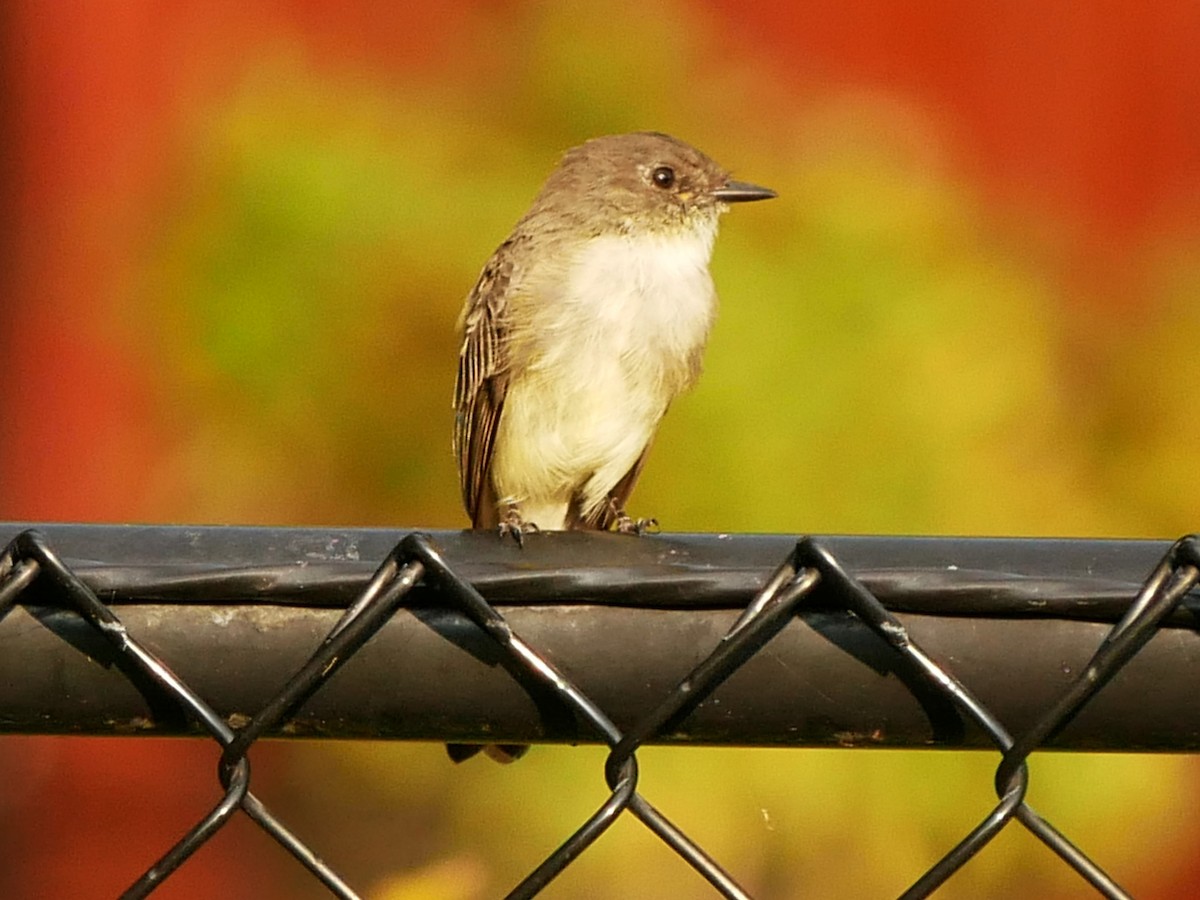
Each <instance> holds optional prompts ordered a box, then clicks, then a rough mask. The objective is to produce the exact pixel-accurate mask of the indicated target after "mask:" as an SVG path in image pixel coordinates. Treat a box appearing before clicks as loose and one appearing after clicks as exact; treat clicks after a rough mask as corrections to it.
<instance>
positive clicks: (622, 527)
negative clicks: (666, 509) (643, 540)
mask: <svg viewBox="0 0 1200 900" xmlns="http://www.w3.org/2000/svg"><path fill="white" fill-rule="evenodd" d="M608 507H609V509H610V510H611V511H612V515H613V522H614V524H615V525H616V529H617V533H618V534H636V535H643V534H658V519H653V518H651V519H634V518H632V517H631V516H630V515H629V513H627V512H625V510H623V509H621V508H620V507H619V506H617V504H616V501H615V500H609V501H608Z"/></svg>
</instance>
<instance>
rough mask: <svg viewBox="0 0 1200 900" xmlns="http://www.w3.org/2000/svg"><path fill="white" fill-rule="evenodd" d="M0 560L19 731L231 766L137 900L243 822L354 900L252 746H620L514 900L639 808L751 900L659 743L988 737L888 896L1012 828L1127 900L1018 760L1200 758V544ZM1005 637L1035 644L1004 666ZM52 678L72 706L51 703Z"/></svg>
mask: <svg viewBox="0 0 1200 900" xmlns="http://www.w3.org/2000/svg"><path fill="white" fill-rule="evenodd" d="M4 538H5V540H7V541H8V543H7V548H6V549H5V551H4V553H3V556H2V557H0V637H3V638H4V639H5V643H4V646H5V647H6V652H5V654H4V655H3V658H0V719H2V721H3V725H2V727H3V729H4V730H6V731H8V732H24V733H39V732H41V733H44V732H70V733H85V734H87V733H91V734H102V733H110V734H111V733H127V732H128V731H130V730H139V731H146V730H151V731H157V732H161V733H181V734H193V733H203V734H207V735H208V736H209V737H211V739H213V740H215V741H217V742H218V743H219V744H220V745H221V747H222V756H221V762H220V766H219V773H218V777H219V779H220V783H221V787H222V789H223V792H224V796H223V797H222V799H221V801H220V802H219V803H218V804H217V805H216V806H215V807H214V808H213V809H212V810H211V811H210V812H209V813H208V814H207V815H206V816H205V817H204V818H203V819H201V820H200V821H199V822H197V823H196V824H195V826H194V827H193V828H192V829H191V830H190V831H188V832H187V834H185V835H184V836H183V837H181V838H180V839H179V840H178V841H177V842H176V843H175V844H174V846H172V847H170V848H169V849H167V850H166V852H165V853H164V854H163V855H162V856H161V858H160V859H159V860H158V861H157V862H155V864H154V865H153V866H152V867H151V868H150V869H148V870H147V871H146V872H144V873H143V874H142V875H141V876H140V877H139V878H138V879H137V880H136V881H135V882H134V883H133V884H132V885H131V886H130V887H129V888H128V890H127V891H126V892H125V893H124V895H123V896H125V897H130V898H135V897H145V896H147V895H149V894H150V893H151V892H153V891H154V890H155V888H156V887H157V886H158V885H160V884H162V883H163V881H164V880H165V879H166V878H168V877H169V876H170V875H171V873H172V872H174V871H175V870H176V869H178V868H179V867H180V866H181V865H184V864H185V863H186V862H187V860H188V859H189V858H190V857H191V856H192V855H193V854H194V853H195V852H196V851H197V850H198V849H199V848H200V847H201V846H202V845H203V844H204V843H205V842H206V841H207V840H208V839H209V838H211V837H212V836H213V835H214V834H215V833H217V832H218V831H219V830H220V829H221V828H222V827H223V826H224V825H225V824H226V823H228V822H229V821H230V819H231V818H232V817H233V816H235V815H237V814H238V813H239V812H241V813H244V814H245V815H247V816H248V817H249V818H250V819H252V820H253V821H254V822H255V823H257V824H258V825H259V826H260V827H261V828H262V829H263V830H264V831H265V832H266V833H267V834H269V835H270V836H271V837H272V838H274V839H275V840H276V841H278V842H279V843H280V844H281V845H282V846H283V847H284V848H285V849H286V850H287V851H288V852H289V853H290V854H291V855H292V856H293V857H295V859H296V860H297V861H298V862H299V863H300V864H301V865H303V866H304V867H305V868H307V869H308V871H309V872H311V873H312V876H313V877H314V878H316V879H319V880H320V881H321V882H322V883H323V884H324V885H325V886H326V887H327V888H328V889H329V891H330V893H331V894H333V895H334V896H337V897H342V898H352V897H356V896H357V894H355V892H354V890H353V888H352V887H351V886H350V885H348V884H347V883H346V882H345V881H344V880H343V879H342V878H341V877H340V876H339V875H338V873H337V872H335V871H333V870H332V869H331V868H330V867H329V866H328V865H326V864H325V863H324V862H323V861H322V860H321V859H320V858H319V857H318V856H317V854H316V853H315V852H314V850H313V849H311V848H309V847H308V846H306V845H305V844H304V843H303V842H301V841H300V840H299V839H298V838H297V837H296V836H295V835H294V834H292V832H290V831H289V830H288V828H287V826H286V825H285V824H284V823H283V822H281V821H279V820H278V819H277V818H276V817H275V816H274V815H272V813H271V811H270V810H269V809H267V808H266V807H265V806H264V805H263V803H262V802H260V801H259V800H258V799H257V798H256V797H255V795H254V794H253V793H251V791H250V782H251V777H250V768H249V763H248V761H247V752H248V751H249V749H250V747H251V746H252V745H253V744H254V743H255V742H256V741H257V740H259V739H260V738H262V737H264V736H275V735H285V734H287V735H314V736H315V735H321V736H361V737H368V736H369V737H381V736H382V737H397V738H411V739H416V738H420V739H439V740H446V741H451V742H460V743H462V742H466V743H483V742H493V743H495V742H502V743H520V742H538V741H567V742H603V743H604V744H607V745H608V746H609V747H610V748H611V749H610V752H609V754H608V757H607V761H606V763H605V769H604V775H605V778H606V781H607V783H608V786H609V788H610V790H611V794H610V796H609V797H608V798H607V800H606V801H605V802H604V803H603V804H602V805H601V806H600V807H599V808H598V809H597V810H596V811H595V813H594V814H593V815H592V816H591V817H590V818H588V819H587V820H586V821H585V822H583V823H581V824H580V826H579V827H578V829H577V830H576V831H575V832H574V833H573V834H570V835H568V836H565V840H564V841H563V843H562V844H561V845H560V846H559V848H558V849H557V850H555V851H554V853H552V854H551V855H550V856H548V857H547V858H546V859H544V860H543V861H542V862H541V863H540V864H539V865H538V866H537V867H536V868H535V869H534V870H533V871H532V872H531V873H530V874H529V875H528V876H527V877H526V878H525V879H524V880H523V881H522V882H521V883H520V884H518V885H517V886H516V887H514V888H513V889H512V890H511V892H510V893H509V894H508V896H509V897H511V898H523V897H533V896H535V895H537V894H538V893H539V892H540V891H541V890H542V889H543V888H545V887H546V886H547V885H548V884H549V883H550V882H551V881H552V880H553V879H554V878H555V877H556V876H558V875H559V874H560V873H561V872H562V871H563V870H564V869H565V868H566V867H567V866H569V865H570V864H571V862H572V861H573V860H574V859H576V858H577V857H578V856H579V855H580V854H581V853H582V852H584V850H586V849H587V847H588V846H589V845H591V844H592V843H593V842H595V841H596V840H597V839H599V838H600V837H601V836H602V835H603V834H604V832H605V831H606V830H607V829H608V828H609V827H610V826H611V825H612V824H613V822H614V821H615V820H616V819H617V818H618V817H619V816H621V815H622V814H628V815H632V816H633V817H635V818H636V819H637V820H639V821H640V822H641V823H642V824H644V825H645V826H646V827H647V828H648V829H649V830H650V831H651V832H652V833H653V834H655V835H656V836H657V837H658V838H659V839H661V840H662V841H663V842H664V843H665V844H666V845H668V846H669V847H670V848H671V849H672V850H673V851H674V852H675V853H677V854H678V855H679V856H680V857H682V858H683V859H684V860H686V861H687V862H688V863H689V864H690V865H691V866H692V867H693V868H694V869H695V870H696V871H697V872H699V873H700V874H701V875H702V876H703V877H704V878H705V879H706V880H707V881H708V883H709V884H711V885H712V887H713V889H714V893H715V894H717V895H720V896H723V897H727V898H746V897H749V896H750V895H749V894H748V893H747V892H746V891H745V890H744V889H743V888H742V887H741V886H739V884H738V882H737V880H736V878H735V875H734V874H731V873H729V872H727V871H725V869H724V868H722V866H721V865H720V863H719V862H718V861H717V860H715V859H713V858H712V857H711V856H709V855H708V854H707V853H706V852H705V851H704V850H703V849H702V848H701V847H699V846H698V845H697V844H696V843H695V842H694V841H693V840H692V839H691V838H690V837H689V836H688V834H687V833H686V831H685V830H684V829H683V828H682V827H680V826H679V825H677V824H676V823H673V822H672V821H670V820H668V819H667V818H666V817H665V816H664V815H663V814H662V813H661V812H659V811H658V810H657V809H655V807H654V806H653V805H652V804H651V803H650V802H649V801H648V800H647V799H646V798H645V797H643V796H642V794H641V793H640V792H639V789H638V784H639V770H638V762H637V750H638V749H639V748H640V747H641V746H643V745H645V744H647V743H650V742H664V741H671V742H695V743H727V744H751V745H753V744H759V745H792V746H795V745H799V746H823V745H824V746H827V745H842V746H844V745H860V744H867V745H876V746H931V745H933V746H955V747H964V746H967V747H989V746H990V747H993V748H994V749H995V750H996V751H998V752H999V754H1000V763H999V765H998V767H997V770H996V775H995V790H996V795H997V798H998V800H997V803H996V805H995V807H994V809H993V810H992V811H991V812H990V813H989V814H988V815H987V816H986V817H985V818H984V820H983V821H981V822H980V823H979V824H978V825H977V826H976V827H975V828H974V829H973V830H972V831H971V832H970V833H969V834H967V835H965V836H964V837H963V839H962V840H961V841H960V842H959V843H958V844H957V845H956V846H954V847H953V848H951V849H950V850H949V851H948V852H947V853H946V854H945V856H943V857H942V858H941V859H940V860H936V861H931V862H932V865H931V866H930V867H929V869H928V870H927V871H926V872H925V873H924V875H922V876H921V877H920V878H919V879H918V880H917V881H916V883H914V884H913V885H912V886H911V887H909V888H908V889H907V890H906V891H904V892H903V893H902V894H901V896H902V897H905V898H916V897H925V896H928V895H929V894H930V893H932V892H933V891H934V890H935V889H936V888H937V887H938V886H939V885H941V884H943V883H944V882H945V881H946V880H947V879H948V878H950V877H951V876H952V875H953V874H954V873H955V872H956V871H958V870H959V869H960V868H961V867H962V866H963V865H964V864H965V863H966V862H967V861H968V860H969V859H971V858H972V857H973V856H974V855H975V854H976V853H978V852H980V851H981V850H982V849H983V848H984V847H985V846H986V845H987V843H988V842H989V841H991V840H992V839H993V838H994V837H995V836H996V835H997V834H998V833H999V831H1000V830H1001V829H1003V828H1004V827H1005V826H1007V825H1008V824H1010V823H1011V822H1013V821H1016V822H1018V823H1019V824H1020V825H1021V826H1022V827H1024V828H1026V829H1028V830H1029V831H1030V832H1031V833H1032V834H1034V835H1035V836H1036V837H1037V838H1038V839H1039V840H1041V841H1042V842H1043V843H1045V844H1046V845H1047V846H1048V847H1049V848H1050V849H1051V850H1052V851H1054V853H1056V854H1057V855H1058V856H1059V857H1060V858H1061V859H1062V860H1063V862H1064V863H1065V864H1066V865H1068V866H1070V867H1071V868H1072V869H1074V870H1075V871H1076V872H1077V873H1078V874H1079V876H1080V877H1081V878H1082V879H1084V880H1085V881H1086V882H1087V883H1088V884H1090V885H1091V886H1092V887H1094V888H1095V889H1096V890H1097V891H1098V892H1099V893H1100V894H1102V895H1103V896H1106V897H1126V896H1128V895H1127V894H1126V892H1125V891H1124V890H1123V889H1122V888H1121V887H1120V886H1119V885H1118V884H1117V883H1116V882H1115V881H1114V880H1113V879H1112V878H1110V877H1109V876H1108V875H1107V874H1106V873H1105V872H1104V871H1103V869H1101V868H1100V866H1099V865H1098V864H1097V863H1095V862H1093V861H1092V860H1091V859H1089V858H1088V857H1087V856H1085V855H1084V854H1083V853H1082V852H1081V851H1080V850H1079V849H1078V848H1076V847H1075V846H1074V845H1073V844H1072V843H1071V841H1070V840H1069V839H1068V838H1067V837H1066V836H1065V835H1063V834H1062V833H1060V832H1059V831H1057V830H1056V829H1055V828H1054V826H1053V825H1051V824H1050V823H1049V822H1047V821H1046V820H1045V819H1043V818H1042V817H1040V816H1039V815H1038V814H1037V813H1036V812H1035V811H1034V810H1033V809H1032V808H1031V807H1030V806H1029V804H1028V803H1026V801H1025V796H1026V792H1027V790H1028V787H1029V774H1028V771H1027V768H1026V760H1027V758H1028V757H1029V755H1030V754H1031V753H1032V752H1033V751H1035V750H1037V749H1039V748H1043V747H1079V748H1091V749H1097V748H1105V749H1163V750H1165V749H1171V750H1195V749H1197V748H1196V746H1195V740H1196V738H1195V735H1196V734H1200V710H1197V709H1196V708H1195V707H1196V704H1194V703H1190V702H1188V694H1189V691H1190V688H1189V686H1188V685H1189V679H1187V678H1186V674H1185V673H1186V664H1187V661H1188V660H1189V659H1190V658H1192V657H1193V656H1194V654H1195V652H1196V649H1197V644H1196V642H1197V640H1200V637H1198V636H1197V635H1196V634H1195V632H1194V611H1195V604H1196V603H1197V602H1200V598H1198V597H1197V596H1196V595H1195V594H1190V593H1189V592H1192V590H1193V588H1194V587H1195V586H1196V583H1197V580H1198V579H1200V539H1198V538H1197V537H1195V536H1189V537H1185V538H1182V539H1180V540H1179V541H1177V542H1176V543H1174V544H1172V545H1169V546H1168V545H1166V544H1162V543H1159V542H1152V541H1034V540H989V539H938V538H923V539H922V538H907V539H906V538H846V537H830V538H819V539H818V538H803V539H800V540H795V539H791V538H784V537H778V536H757V537H750V536H730V535H694V536H677V535H662V536H654V537H643V538H630V537H625V536H619V535H599V534H578V533H567V534H547V535H534V536H532V537H531V539H529V540H527V542H526V546H525V547H524V548H518V547H516V546H514V545H512V543H511V542H504V541H500V540H499V539H497V538H496V537H495V536H494V535H490V534H472V533H466V532H443V533H439V534H437V535H427V534H421V533H416V532H413V533H408V534H404V535H403V536H399V535H398V534H397V533H395V532H387V531H382V530H369V531H352V532H324V531H312V530H301V529H244V528H243V529H234V528H225V529H220V528H187V527H139V526H125V527H123V526H44V527H41V528H29V527H24V526H16V525H14V526H7V527H6V528H5V529H4ZM1147 573H1149V574H1148V575H1147ZM502 610H503V611H502ZM30 621H32V622H36V623H37V625H38V626H40V627H30V624H29V623H30ZM1035 635H1036V639H1035ZM1156 635H1158V636H1159V638H1160V639H1159V640H1156V641H1154V642H1153V643H1151V642H1150V639H1151V638H1152V637H1154V636H1156ZM918 636H919V637H920V641H918V640H917V637H918ZM368 642H371V643H370V645H368ZM1014 642H1021V643H1019V644H1017V645H1018V646H1023V647H1026V648H1028V647H1034V646H1036V648H1037V652H1031V653H1026V654H1021V655H1020V656H1021V658H1019V659H1014V654H1013V653H1011V648H1012V647H1013V646H1014ZM651 645H653V652H651V650H650V646H651ZM150 646H153V647H155V648H156V652H154V651H151V650H150V649H149V647H150ZM373 651H377V652H373ZM214 655H215V656H216V657H219V659H220V662H221V664H220V665H199V664H198V663H199V661H200V660H201V659H204V660H206V661H211V660H212V659H213V658H214ZM767 656H770V657H771V658H772V660H773V661H775V662H778V661H781V660H782V661H784V662H785V663H787V665H785V666H782V667H780V666H778V665H763V664H762V663H763V660H764V659H765V658H766V657H767ZM951 658H953V659H954V661H955V662H954V665H953V666H950V665H948V664H947V663H946V660H947V659H951ZM1135 659H1136V660H1137V664H1136V665H1131V661H1133V660H1135ZM91 661H97V662H100V663H102V664H104V667H103V668H102V667H98V666H95V665H94V664H92V662H91ZM1043 663H1049V665H1048V666H1043V665H1042V664H1043ZM343 667H346V673H345V675H344V676H339V677H338V678H334V676H335V675H336V674H337V673H339V672H340V671H341V670H342V669H343ZM781 671H782V672H785V673H786V672H792V673H793V674H792V675H790V676H789V675H787V674H780V672H781ZM431 672H437V673H438V677H437V678H431V677H428V675H429V673H431ZM1118 672H1121V673H1122V675H1123V677H1122V679H1121V680H1120V683H1118V684H1116V685H1111V684H1110V682H1111V681H1112V679H1113V677H1114V676H1115V675H1116V674H1117V673H1118ZM422 676H424V677H422ZM64 680H69V681H70V683H71V686H72V690H71V691H62V690H55V688H56V687H61V684H62V683H63V681H64ZM811 684H820V685H821V690H818V691H813V690H811V688H808V689H806V686H808V685H811ZM826 687H828V690H826ZM1151 687H1153V690H1150V688H1151ZM381 697H382V698H383V701H382V702H380V698H381ZM368 698H369V699H370V701H371V702H368ZM981 698H987V702H984V700H983V699H981ZM1150 698H1153V699H1150ZM718 699H719V700H720V703H719V704H718V703H716V702H714V701H716V700H718ZM718 707H719V708H718Z"/></svg>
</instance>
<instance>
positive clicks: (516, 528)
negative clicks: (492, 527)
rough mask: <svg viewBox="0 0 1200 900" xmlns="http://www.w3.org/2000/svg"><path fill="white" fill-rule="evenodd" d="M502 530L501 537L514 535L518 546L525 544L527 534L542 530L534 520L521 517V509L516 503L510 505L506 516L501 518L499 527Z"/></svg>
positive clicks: (506, 510)
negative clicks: (527, 520)
mask: <svg viewBox="0 0 1200 900" xmlns="http://www.w3.org/2000/svg"><path fill="white" fill-rule="evenodd" d="M497 530H498V531H499V532H500V537H502V538H503V537H506V536H507V535H512V538H513V540H514V541H516V542H517V546H518V547H524V546H525V535H527V534H533V533H534V532H536V531H541V529H540V528H538V527H537V525H535V524H534V523H533V522H526V521H525V520H524V519H522V518H521V511H520V510H519V509H517V507H516V505H515V504H513V505H509V507H508V508H507V509H505V511H504V518H502V519H501V520H500V525H499V527H498V529H497Z"/></svg>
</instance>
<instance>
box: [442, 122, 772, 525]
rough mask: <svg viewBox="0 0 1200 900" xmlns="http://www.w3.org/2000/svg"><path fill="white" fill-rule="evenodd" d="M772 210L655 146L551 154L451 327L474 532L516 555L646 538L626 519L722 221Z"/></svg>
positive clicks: (687, 365) (689, 153)
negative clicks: (544, 534)
mask: <svg viewBox="0 0 1200 900" xmlns="http://www.w3.org/2000/svg"><path fill="white" fill-rule="evenodd" d="M775 196H776V193H775V192H774V191H773V190H771V189H769V188H765V187H760V186H759V185H756V184H750V183H748V182H743V181H736V180H733V179H732V178H731V176H730V173H729V172H727V171H726V170H725V169H724V168H722V167H721V166H720V165H718V164H717V163H716V162H714V161H713V160H712V159H710V158H709V157H708V156H706V155H705V154H704V153H702V152H701V151H699V150H697V149H696V148H695V147H692V146H690V145H689V144H687V143H685V142H684V141H681V140H679V139H677V138H674V137H671V136H670V135H667V134H663V133H661V132H653V131H643V132H634V133H630V134H618V135H608V136H604V137H597V138H593V139H591V140H588V141H586V142H584V143H582V144H580V145H579V146H576V147H574V148H572V149H570V150H567V151H566V153H565V154H563V156H562V158H561V160H560V162H559V163H558V165H557V167H556V168H555V169H554V170H553V171H552V172H551V174H550V176H549V177H548V178H547V180H546V182H545V184H544V185H543V187H542V188H541V191H540V192H539V193H538V194H537V196H536V197H535V198H534V200H533V203H532V205H531V206H530V208H529V210H528V211H527V212H526V213H525V215H524V216H522V217H521V218H520V220H519V221H518V222H517V224H516V225H515V226H514V228H513V230H512V233H511V234H510V235H509V236H508V237H507V238H506V239H505V240H504V242H503V243H501V244H500V246H499V247H498V248H497V249H496V251H495V252H494V253H493V254H492V256H491V258H490V259H488V261H487V263H486V264H485V265H484V267H483V270H482V272H481V273H480V275H479V278H478V280H477V281H476V283H475V286H474V288H473V289H472V290H471V292H470V293H469V294H468V295H467V298H466V302H465V303H464V305H463V309H462V313H461V315H460V316H459V320H458V333H459V337H460V339H461V344H460V351H459V359H458V371H457V377H456V379H455V386H454V410H455V420H454V452H455V456H456V458H457V462H458V473H459V481H460V485H461V489H462V499H463V504H464V506H465V507H466V510H467V513H468V515H469V516H470V518H471V523H472V527H473V528H476V529H496V530H498V531H499V533H500V534H501V535H511V536H513V537H514V538H515V539H516V541H517V543H523V538H524V536H525V535H527V534H529V533H531V532H535V531H557V530H580V529H583V530H604V531H607V530H614V529H615V530H616V531H619V532H623V533H635V534H641V533H642V532H644V531H646V530H647V529H650V528H653V527H656V526H657V522H656V521H655V520H653V519H633V518H632V517H630V516H629V514H628V513H627V512H626V508H625V504H626V502H627V501H628V498H629V495H630V492H631V491H632V490H633V487H634V484H635V483H636V482H637V480H638V476H639V475H640V474H641V471H642V467H643V465H644V464H645V462H646V456H647V453H648V451H649V448H650V444H651V443H652V441H653V439H654V435H655V432H656V431H657V429H658V425H659V422H660V421H661V420H662V417H663V416H664V414H665V413H666V412H667V409H668V407H669V406H670V405H671V402H672V401H673V400H674V399H675V398H676V397H677V396H679V395H680V394H681V393H683V392H684V391H686V390H687V389H689V388H690V387H691V386H692V385H693V384H694V383H695V381H696V379H697V378H698V376H699V374H700V370H701V358H702V355H703V351H704V347H705V344H706V342H707V340H708V335H709V331H710V329H711V327H712V324H713V319H714V316H715V313H716V299H717V298H716V291H715V289H714V286H713V281H712V276H711V275H710V273H709V268H708V266H709V259H710V257H711V255H712V248H713V242H714V240H715V238H716V235H717V224H718V219H719V217H720V216H721V214H722V213H724V212H725V211H726V210H727V209H728V208H729V204H732V203H743V202H749V201H755V200H766V199H769V198H771V197H775Z"/></svg>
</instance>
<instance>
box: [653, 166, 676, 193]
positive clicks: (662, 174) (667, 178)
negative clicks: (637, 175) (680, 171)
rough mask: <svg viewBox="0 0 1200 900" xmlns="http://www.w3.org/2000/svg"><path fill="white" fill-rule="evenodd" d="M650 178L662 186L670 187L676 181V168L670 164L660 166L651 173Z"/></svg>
mask: <svg viewBox="0 0 1200 900" xmlns="http://www.w3.org/2000/svg"><path fill="white" fill-rule="evenodd" d="M650 179H651V180H652V181H653V182H654V183H655V185H657V186H658V187H660V188H669V187H670V186H671V185H673V184H674V183H675V170H674V169H672V168H671V167H670V166H659V167H658V168H657V169H655V170H654V171H653V172H651V173H650Z"/></svg>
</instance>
